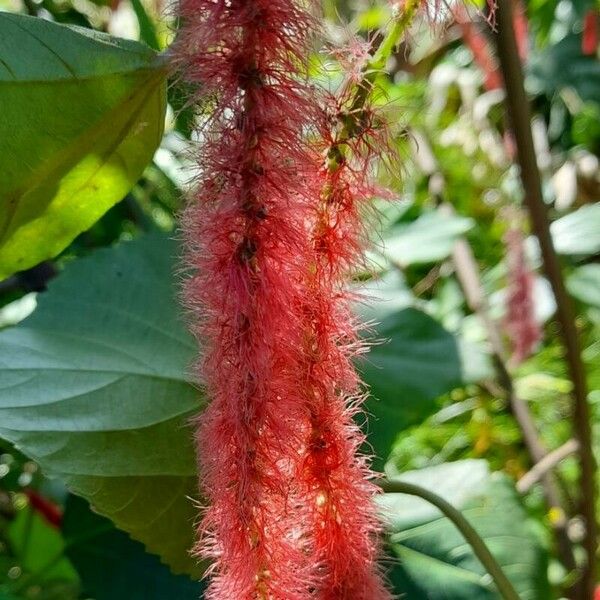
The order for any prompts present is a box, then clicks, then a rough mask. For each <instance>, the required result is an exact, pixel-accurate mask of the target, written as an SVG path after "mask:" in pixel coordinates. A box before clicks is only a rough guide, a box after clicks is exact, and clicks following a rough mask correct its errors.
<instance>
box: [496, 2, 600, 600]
mask: <svg viewBox="0 0 600 600" xmlns="http://www.w3.org/2000/svg"><path fill="white" fill-rule="evenodd" d="M496 18H497V34H496V36H495V39H496V45H497V48H498V57H499V59H500V66H501V69H502V74H503V77H504V85H505V88H506V105H507V109H508V114H509V117H510V121H511V124H512V131H513V135H514V138H515V142H516V145H517V156H518V162H519V166H520V168H521V180H522V183H523V188H524V191H525V204H526V206H527V208H528V210H529V215H530V218H531V224H532V229H533V231H534V233H535V235H536V236H537V238H538V240H539V243H540V248H541V252H542V259H543V263H544V271H545V272H546V276H547V277H548V279H549V281H550V284H551V286H552V291H553V292H554V296H555V298H556V304H557V319H558V322H559V324H560V327H561V332H562V337H563V342H564V345H565V350H566V360H567V365H568V368H569V374H570V377H571V380H572V382H573V407H572V413H573V427H574V430H575V436H576V438H577V440H578V442H579V461H580V464H581V467H580V480H579V489H580V494H581V498H580V504H581V514H582V516H583V519H584V520H585V528H586V531H585V539H584V547H585V550H586V553H587V564H586V566H585V568H584V570H583V573H582V580H581V586H580V592H581V593H580V595H579V596H580V597H581V598H585V599H586V600H587V599H591V598H593V597H594V587H595V562H596V551H597V531H598V525H597V522H596V514H595V498H596V463H595V460H594V455H593V451H592V430H591V424H590V409H589V405H588V400H587V383H586V375H585V369H584V365H583V361H582V359H581V351H580V346H579V339H578V334H577V328H576V325H575V320H574V313H573V309H572V306H571V301H570V298H569V296H568V294H567V291H566V288H565V284H564V281H563V278H562V273H561V268H560V263H559V261H558V258H557V255H556V252H555V250H554V246H553V244H552V238H551V235H550V227H549V222H548V215H547V211H546V205H545V204H544V199H543V196H542V186H541V180H540V174H539V170H538V167H537V162H536V155H535V148H534V145H533V137H532V134H531V115H530V108H529V103H528V99H527V96H526V94H525V88H524V83H523V70H522V67H521V61H520V59H519V55H518V51H517V44H516V40H515V34H514V30H513V27H512V6H511V3H510V0H498V2H497V14H496Z"/></svg>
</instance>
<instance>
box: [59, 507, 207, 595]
mask: <svg viewBox="0 0 600 600" xmlns="http://www.w3.org/2000/svg"><path fill="white" fill-rule="evenodd" d="M62 530H63V535H64V537H65V542H66V553H67V555H68V556H69V558H70V559H71V562H72V563H73V565H74V566H75V568H76V569H77V572H78V573H79V576H80V577H81V582H82V587H83V591H84V592H85V593H86V594H89V595H91V596H92V597H93V598H94V599H95V600H164V599H165V598H175V599H176V600H197V599H198V598H199V597H200V594H201V592H202V589H203V585H202V584H201V583H199V582H197V581H192V580H191V579H190V578H189V577H186V576H185V575H173V574H172V573H171V572H170V571H169V569H168V568H167V567H166V566H165V565H163V564H161V563H160V561H159V560H158V558H156V556H153V555H152V554H148V553H147V552H144V547H143V546H142V544H140V543H139V542H135V541H134V540H132V539H131V538H130V537H129V536H127V535H126V534H125V533H123V532H122V531H119V530H118V529H115V527H114V525H113V524H112V523H111V522H110V521H109V520H108V519H106V518H104V517H101V516H100V515H98V514H95V513H93V512H92V511H90V509H89V507H88V505H87V502H85V501H84V500H82V499H80V498H77V497H76V496H70V497H69V498H68V500H67V504H66V508H65V514H64V518H63V525H62Z"/></svg>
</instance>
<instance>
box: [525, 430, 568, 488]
mask: <svg viewBox="0 0 600 600" xmlns="http://www.w3.org/2000/svg"><path fill="white" fill-rule="evenodd" d="M577 450H579V442H578V441H577V440H573V439H571V440H568V441H566V442H565V443H564V444H563V445H562V446H559V447H558V448H556V450H552V452H548V454H546V456H544V458H542V460H540V461H539V462H537V463H535V465H533V467H531V469H530V470H529V471H527V473H525V475H523V477H521V479H519V481H517V491H518V492H520V493H521V494H525V493H526V492H528V491H529V490H530V489H531V488H532V486H533V485H535V484H536V483H537V482H538V481H539V480H540V479H542V478H543V477H544V476H545V475H546V473H549V472H550V471H551V470H552V469H554V467H556V466H557V465H558V464H560V463H561V462H562V461H563V460H564V459H565V458H567V457H568V456H570V455H571V454H574V453H575V452H577Z"/></svg>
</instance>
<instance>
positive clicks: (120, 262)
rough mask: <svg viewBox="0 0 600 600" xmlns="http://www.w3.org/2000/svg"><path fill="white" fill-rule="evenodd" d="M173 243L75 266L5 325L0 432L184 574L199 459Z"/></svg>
mask: <svg viewBox="0 0 600 600" xmlns="http://www.w3.org/2000/svg"><path fill="white" fill-rule="evenodd" d="M176 252H177V250H176V247H175V245H174V244H173V243H172V242H169V241H168V240H167V239H166V238H165V237H164V236H156V237H153V236H150V237H147V238H144V239H141V240H139V241H136V242H132V243H128V244H123V245H121V246H119V247H118V248H117V249H110V250H102V251H99V252H97V253H95V254H94V255H92V256H91V257H89V258H83V259H80V260H78V261H76V262H74V263H72V264H70V265H69V266H68V268H67V269H66V270H65V273H64V274H63V275H61V276H60V277H58V278H57V279H56V280H55V281H53V282H52V283H51V285H50V289H49V292H48V293H47V294H43V295H41V296H40V297H39V306H38V309H37V310H36V311H35V312H34V313H33V315H32V316H30V317H29V318H28V319H26V320H25V321H23V322H22V323H21V324H20V325H19V326H18V327H15V328H13V329H7V330H4V331H2V332H1V333H0V435H1V436H2V437H4V438H5V439H7V440H9V441H11V442H13V443H14V444H15V445H16V446H17V447H18V448H20V449H22V451H23V452H24V453H25V454H27V455H29V456H30V457H32V458H34V459H35V460H37V461H39V463H40V464H41V465H42V467H43V468H44V469H45V470H46V472H47V473H49V474H51V475H55V476H58V477H60V478H61V479H63V480H64V481H65V482H66V483H67V485H68V486H69V487H70V488H71V489H72V490H73V491H74V492H75V493H77V494H80V495H82V496H85V497H86V498H87V499H88V500H89V501H90V502H91V503H92V505H93V506H94V508H95V509H96V510H97V511H98V512H100V513H102V514H104V515H107V516H109V517H110V518H111V519H112V520H113V521H114V522H115V523H116V524H117V525H118V526H119V527H121V528H122V529H124V530H126V531H127V532H129V533H131V535H132V536H133V537H135V538H136V539H139V540H141V541H142V542H144V544H145V545H146V546H147V547H148V549H149V550H151V551H153V552H156V553H157V554H159V555H160V556H161V557H162V558H163V559H164V560H165V561H166V562H168V563H169V564H170V565H171V566H172V567H173V568H174V569H175V570H176V571H186V572H194V564H193V561H192V560H191V559H190V558H189V557H188V554H187V551H188V549H189V547H190V545H191V542H192V538H193V520H194V518H195V512H196V511H195V509H194V507H193V505H192V502H191V500H189V498H188V496H192V497H193V496H195V490H196V465H195V460H194V452H193V445H192V441H191V431H190V429H189V427H188V426H187V421H188V419H189V417H190V416H191V415H193V414H195V413H197V412H198V411H199V409H200V399H199V394H198V392H197V391H196V390H195V389H194V388H193V387H192V386H191V385H190V384H189V383H187V382H186V377H185V373H186V369H187V367H188V366H189V363H190V361H191V357H192V356H193V354H194V343H193V342H192V340H191V338H190V337H189V336H188V334H187V333H186V332H185V328H184V326H183V324H182V323H181V322H180V320H179V319H178V317H177V315H178V309H177V300H176V298H175V295H174V293H173V285H172V278H171V276H170V274H171V267H172V259H173V255H174V254H175V253H176Z"/></svg>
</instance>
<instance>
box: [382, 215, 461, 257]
mask: <svg viewBox="0 0 600 600" xmlns="http://www.w3.org/2000/svg"><path fill="white" fill-rule="evenodd" d="M472 227H473V221H472V220H471V219H467V218H465V217H459V216H457V215H445V214H442V213H441V212H439V211H435V212H430V213H425V214H423V215H421V216H420V217H419V218H418V219H417V220H416V221H413V222H412V223H409V224H401V225H396V226H395V227H392V229H390V230H389V231H388V232H387V233H386V239H385V245H384V250H383V254H384V255H385V256H386V257H388V258H390V259H392V260H393V261H394V262H396V263H397V264H400V265H402V266H409V265H413V264H420V263H432V262H437V261H440V260H444V259H445V258H447V257H448V256H450V254H451V252H452V248H453V247H454V242H455V241H456V240H457V239H458V238H459V237H460V236H462V235H464V234H465V233H466V232H467V231H469V229H471V228H472Z"/></svg>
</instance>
